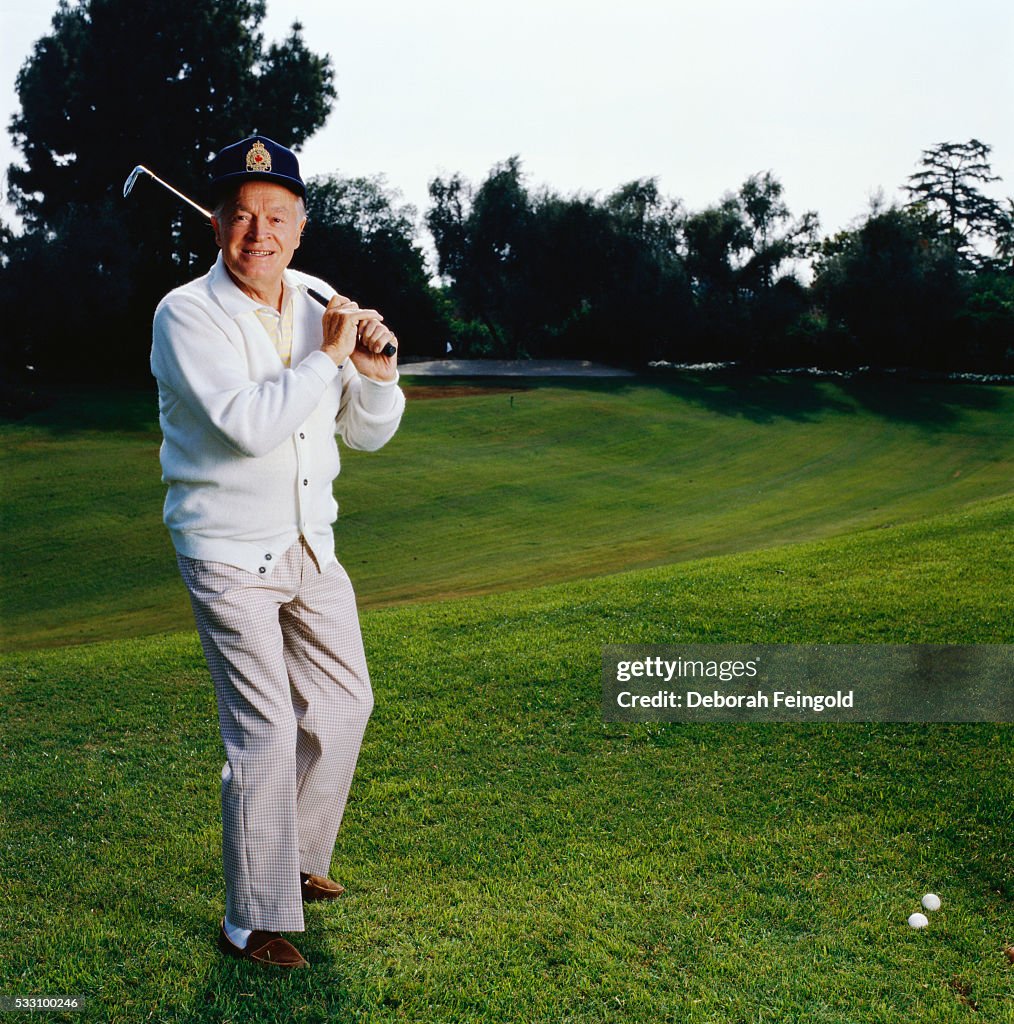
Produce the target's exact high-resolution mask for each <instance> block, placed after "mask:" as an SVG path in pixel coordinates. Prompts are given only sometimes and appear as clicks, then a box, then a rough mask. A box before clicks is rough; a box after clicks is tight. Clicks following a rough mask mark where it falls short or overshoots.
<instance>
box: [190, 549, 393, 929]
mask: <svg viewBox="0 0 1014 1024" xmlns="http://www.w3.org/2000/svg"><path fill="white" fill-rule="evenodd" d="M177 561H178V563H179V567H180V573H181V575H182V576H183V581H184V583H185V584H186V586H187V590H188V591H189V593H190V602H191V605H192V606H193V609H194V618H195V619H196V621H197V630H198V632H199V634H200V637H201V645H202V647H203V648H204V655H205V657H206V659H207V662H208V668H209V669H210V671H211V678H212V680H213V682H214V685H215V696H216V698H217V700H218V720H219V726H220V728H221V733H222V742H223V745H224V746H225V755H226V763H225V766H224V767H223V769H222V860H223V866H224V870H225V890H226V915H227V916H228V918H229V920H230V921H231V922H232V923H233V924H235V925H238V926H240V927H242V928H251V929H260V930H263V931H279V932H280V931H302V930H303V904H302V897H301V892H300V881H299V873H300V871H303V872H306V873H307V874H314V875H327V874H328V872H329V870H330V866H331V855H332V853H333V851H334V844H335V838H336V836H337V834H338V827H339V826H340V824H341V820H342V815H343V814H344V811H345V803H346V800H347V799H348V793H349V788H350V786H351V785H352V775H353V773H354V772H355V767H356V761H357V759H358V757H359V747H360V744H361V743H362V739H363V733H364V732H365V730H366V723H367V721H368V719H369V717H370V712H371V711H372V709H373V692H372V690H371V688H370V678H369V673H368V671H367V668H366V656H365V653H364V651H363V642H362V636H361V634H360V631H359V617H358V614H357V611H356V602H355V595H354V593H353V590H352V584H351V583H350V581H349V577H348V574H347V573H346V572H345V570H344V569H343V568H342V567H341V566H340V565H339V564H338V563H337V562H333V563H331V564H329V565H327V566H325V567H324V568H323V569H322V570H321V569H318V566H317V563H316V561H315V559H314V557H313V555H312V553H311V552H310V550H309V549H308V548H307V546H306V544H305V542H304V541H303V540H302V538H300V540H299V541H297V542H296V543H295V544H293V545H292V547H290V548H289V550H288V551H286V552H285V554H284V555H282V556H281V557H280V558H279V564H278V565H277V567H276V569H275V571H274V572H273V573H272V574H271V576H269V577H267V578H264V577H258V576H255V575H253V574H252V573H249V572H246V571H244V570H243V569H237V568H234V567H233V566H229V565H225V564H223V563H221V562H208V561H200V560H197V559H193V558H188V557H187V556H185V555H179V554H178V555H177Z"/></svg>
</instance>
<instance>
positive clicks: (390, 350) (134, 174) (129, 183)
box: [123, 164, 398, 356]
mask: <svg viewBox="0 0 1014 1024" xmlns="http://www.w3.org/2000/svg"><path fill="white" fill-rule="evenodd" d="M142 174H147V175H148V177H149V178H151V179H152V180H153V181H157V182H158V183H159V184H160V185H161V186H162V187H163V188H167V189H168V190H169V191H170V192H172V194H173V195H174V196H176V197H177V198H179V199H182V200H183V202H185V203H186V204H187V205H189V206H192V207H193V208H194V209H195V210H196V211H197V212H198V213H203V214H204V216H205V217H207V219H208V220H211V211H210V210H206V209H205V208H204V207H203V206H199V205H198V204H197V203H195V202H194V201H193V199H188V198H187V197H186V196H185V195H184V194H183V193H182V192H180V190H179V189H176V188H173V187H172V185H170V184H169V182H168V181H163V180H162V179H161V178H160V177H159V176H158V175H157V174H155V172H154V171H149V170H148V168H147V167H145V166H144V164H138V165H137V166H136V167H135V168H134V169H133V170H132V171H131V172H130V174H128V175H127V180H126V181H125V182H124V183H123V198H124V199H126V198H127V196H129V195H130V193H131V192H132V191H133V188H134V185H135V184H136V183H137V179H138V178H139V177H140V176H141V175H142ZM305 290H306V294H307V295H309V296H310V298H311V299H313V300H314V302H319V303H320V304H321V305H322V306H324V307H325V308H327V304H328V300H327V299H325V298H324V296H323V295H321V294H320V292H317V291H314V290H313V289H312V288H307V289H305ZM397 351H398V350H397V348H395V346H394V345H392V344H391V343H390V342H388V343H387V344H386V345H385V346H384V348H383V350H382V352H381V354H382V355H385V356H393V355H394V353H395V352H397Z"/></svg>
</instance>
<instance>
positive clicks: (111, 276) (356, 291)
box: [0, 0, 1014, 406]
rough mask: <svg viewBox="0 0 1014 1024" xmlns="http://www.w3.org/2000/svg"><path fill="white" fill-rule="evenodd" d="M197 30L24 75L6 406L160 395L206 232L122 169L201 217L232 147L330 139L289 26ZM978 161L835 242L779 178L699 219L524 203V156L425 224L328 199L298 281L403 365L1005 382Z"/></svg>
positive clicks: (564, 200) (587, 203) (968, 151)
mask: <svg viewBox="0 0 1014 1024" xmlns="http://www.w3.org/2000/svg"><path fill="white" fill-rule="evenodd" d="M188 12H189V13H188V17H187V18H178V19H166V18H165V17H164V9H163V8H162V7H161V6H156V5H155V4H153V3H150V2H146V0H132V2H130V3H127V2H125V0H78V2H72V0H61V2H60V4H59V7H58V10H57V12H56V14H55V15H54V17H53V22H52V26H51V31H50V32H49V34H48V35H46V36H44V37H42V38H41V39H39V40H38V41H37V42H36V44H35V46H34V48H33V51H32V53H31V54H30V55H29V57H28V59H27V60H26V62H25V64H24V65H23V67H22V69H21V71H20V73H19V75H18V79H17V90H18V95H19V99H20V104H21V109H20V111H19V113H18V114H16V115H15V117H14V118H13V119H12V121H11V124H10V126H9V129H8V130H9V132H10V134H11V136H12V138H13V140H14V143H15V145H16V146H17V148H18V150H19V151H20V153H21V164H20V165H15V166H12V167H11V168H10V169H9V171H8V195H9V199H10V201H11V202H12V203H13V204H14V206H15V208H16V210H17V212H18V214H19V217H20V218H21V221H22V225H23V228H22V230H21V231H20V232H15V231H14V230H13V229H12V227H11V226H10V225H6V224H0V244H2V251H0V302H2V305H3V309H4V311H5V321H6V327H5V330H4V332H3V334H2V338H3V348H2V352H0V359H2V362H3V369H4V379H5V381H6V393H5V395H4V396H3V401H4V402H5V403H6V404H7V405H8V406H11V405H16V404H17V402H18V400H19V396H20V398H21V400H23V398H24V395H26V394H28V393H29V392H30V391H32V390H33V389H38V388H46V387H51V386H64V387H65V386H72V385H82V386H89V387H90V386H94V385H95V384H104V385H110V384H128V385H137V384H141V383H147V381H148V379H149V377H148V368H147V353H148V342H149V337H150V324H151V314H152V311H153V309H154V306H155V304H156V303H157V301H158V299H159V298H160V297H161V296H162V295H163V294H164V293H165V292H166V291H167V290H169V289H170V288H172V287H174V286H175V285H177V284H180V283H182V282H183V281H185V280H189V279H190V278H192V277H194V276H195V275H196V274H198V273H201V272H203V270H204V269H205V268H206V267H207V266H209V265H210V263H211V262H212V260H213V259H214V256H215V246H214V241H213V238H212V235H211V232H210V229H209V227H208V225H207V223H206V222H203V220H202V218H201V217H200V216H198V215H196V214H194V213H193V212H192V211H190V210H189V208H187V207H185V206H182V205H181V204H179V202H178V201H177V200H176V199H175V198H174V197H172V196H171V195H170V194H169V193H168V192H164V191H163V190H161V189H160V188H158V187H157V186H155V185H152V184H150V183H147V184H148V187H147V188H145V190H144V193H143V195H135V196H132V197H131V199H130V200H129V201H125V200H123V198H122V197H121V196H120V190H121V185H122V179H123V177H125V176H126V174H127V172H128V171H129V170H130V168H132V167H133V166H134V165H135V164H137V163H143V164H145V165H147V166H150V167H152V168H153V169H155V170H156V171H157V172H158V173H159V174H160V175H161V176H163V177H165V178H166V179H167V180H170V181H172V182H173V183H174V184H176V185H177V186H178V187H179V188H180V189H181V190H182V191H184V192H185V193H187V194H188V195H191V196H192V197H194V198H196V199H197V200H198V201H199V202H200V201H203V200H204V199H206V192H207V166H208V162H209V160H210V158H211V157H212V155H213V154H214V153H215V152H216V151H217V150H218V149H219V148H221V147H222V146H224V145H227V144H228V143H230V142H233V141H235V140H236V139H238V138H242V137H244V136H245V135H249V134H253V133H255V132H260V133H263V134H265V135H268V136H270V137H272V138H274V139H276V140H277V141H279V142H281V143H283V144H285V145H288V146H292V147H294V148H298V147H299V146H300V145H301V144H302V143H303V142H305V140H306V139H307V138H309V137H310V136H311V135H313V133H314V132H316V131H317V130H318V129H319V128H320V127H321V126H322V125H323V124H324V122H325V121H326V118H327V116H328V114H329V112H330V109H331V106H332V104H333V103H334V101H335V99H336V92H335V88H334V69H333V67H332V63H331V59H330V58H329V57H327V56H320V55H317V54H314V53H312V52H311V51H310V50H309V49H308V48H307V46H306V44H305V42H304V40H303V38H302V30H301V28H300V26H299V25H298V23H297V24H295V25H293V27H292V30H291V33H290V35H289V37H288V38H287V39H285V40H284V41H283V42H281V43H273V44H270V45H265V43H264V40H263V37H262V35H261V33H260V32H259V26H260V24H261V22H262V21H263V18H264V15H265V3H264V0H194V2H193V3H191V5H190V6H189V8H188ZM139 39H143V40H148V41H149V45H146V47H145V49H144V59H143V60H138V59H137V52H138V51H137V41H138V40H139ZM250 111H256V112H257V116H256V120H251V119H250V114H249V112H250ZM990 152H991V150H990V146H989V145H987V144H986V143H984V142H981V141H979V140H976V139H971V140H968V141H966V142H945V143H940V144H938V145H935V146H932V147H931V148H928V149H926V150H925V151H923V153H922V155H921V158H920V159H919V161H918V163H917V164H916V170H915V171H914V172H913V174H912V175H911V176H910V177H909V178H908V181H907V182H906V183H905V184H904V190H905V193H906V196H907V201H905V202H904V203H900V204H891V205H887V204H884V203H883V202H875V203H873V204H872V205H871V208H870V209H869V210H868V211H867V212H866V214H865V215H864V216H862V217H861V218H859V220H858V222H857V223H856V224H855V225H854V226H852V227H850V228H849V229H848V230H845V231H841V232H839V233H837V234H835V235H834V236H832V237H822V236H821V234H820V227H819V223H818V219H817V215H816V214H815V213H813V212H805V213H803V214H802V215H800V216H794V215H793V214H792V213H791V211H790V210H789V207H788V205H787V202H786V199H785V196H784V190H783V187H782V185H781V183H780V182H779V181H778V179H777V178H776V177H775V176H774V174H773V173H771V172H763V173H758V174H755V175H753V176H751V177H750V178H748V179H747V180H746V181H745V182H743V184H742V185H741V186H740V187H739V188H738V189H737V190H736V191H733V192H729V193H727V194H726V195H724V196H723V197H721V198H720V199H719V200H718V201H716V202H715V203H714V204H713V205H711V206H709V207H707V208H706V209H703V210H697V211H690V210H687V209H685V208H684V206H683V204H682V203H681V202H680V201H678V200H677V199H674V198H671V197H667V196H665V195H663V194H662V193H661V192H660V190H659V188H658V183H657V179H654V178H650V177H646V178H643V179H639V180H635V181H632V182H629V183H627V184H624V185H622V186H621V187H619V188H617V189H616V190H614V191H613V192H611V193H610V194H608V195H606V196H604V197H603V196H599V195H580V194H578V195H561V194H559V193H557V192H555V191H553V190H552V189H550V188H548V187H545V186H543V187H533V186H531V185H530V184H529V183H528V181H527V180H526V177H525V174H524V171H523V167H522V163H521V160H520V158H519V157H517V156H512V157H509V158H508V159H506V160H504V161H503V162H501V163H498V164H497V165H496V166H494V167H493V168H492V169H491V170H490V172H489V173H488V175H487V176H486V178H485V179H484V180H483V181H481V182H479V183H473V182H469V181H467V180H465V179H464V178H462V177H461V176H460V175H452V176H449V177H442V178H437V179H435V180H434V181H432V182H430V184H429V197H430V202H429V206H428V208H427V209H426V210H425V211H424V215H423V218H422V224H420V221H419V217H418V216H417V213H416V211H415V210H414V209H413V208H412V207H410V206H408V205H406V204H404V203H403V202H402V201H401V199H400V197H399V195H398V194H397V193H396V192H394V191H393V190H391V189H389V188H388V187H387V185H386V183H385V180H384V179H383V178H382V177H375V178H350V177H344V176H341V175H339V174H331V175H326V176H323V177H318V178H314V179H311V180H310V181H309V183H308V186H309V187H308V197H307V200H308V201H307V207H308V213H309V218H310V222H309V225H308V229H307V233H306V235H305V237H304V241H303V245H302V247H301V249H300V250H299V252H298V253H297V260H296V261H295V262H294V265H297V266H300V267H303V268H305V269H307V270H310V271H312V272H313V273H315V274H317V275H319V276H321V277H324V278H326V279H328V280H331V281H332V282H333V283H335V284H336V285H337V286H340V288H341V289H342V290H343V291H344V292H345V293H346V294H351V295H354V296H356V297H357V298H358V299H359V301H361V302H362V303H364V304H376V305H378V306H380V307H381V308H382V309H383V310H384V311H385V316H386V318H387V321H388V322H389V323H391V324H393V325H397V329H398V333H399V336H400V337H402V338H403V339H404V342H405V343H406V344H405V348H406V351H407V352H408V353H409V354H418V355H423V354H425V355H434V356H439V355H443V354H444V353H445V352H446V351H447V349H448V345H449V346H450V350H451V351H452V352H453V353H454V354H455V355H458V356H471V357H508V358H540V357H570V358H587V359H598V360H604V361H607V362H611V363H620V364H624V365H629V366H632V367H644V366H645V365H646V364H647V363H648V362H649V361H652V360H669V361H673V362H701V361H711V362H715V361H729V360H735V361H737V362H739V363H741V364H745V365H748V366H754V367H757V368H771V367H777V366H787V365H799V364H804V365H814V366H820V367H825V368H845V367H857V366H872V367H888V366H891V367H894V366H906V367H920V368H927V369H935V370H969V371H980V372H1011V371H1012V370H1014V202H1012V201H1011V200H1007V201H1006V202H1004V203H1001V202H998V201H996V200H994V199H992V198H990V197H989V196H988V195H987V194H986V192H985V191H984V189H985V187H986V186H987V185H989V184H990V183H992V182H995V181H997V180H998V179H997V178H996V176H995V175H994V174H993V173H992V169H991V166H990V160H989V157H990ZM138 191H140V186H139V189H138ZM423 225H424V227H425V232H426V234H427V235H428V238H429V240H430V242H429V243H427V242H426V241H425V238H426V235H424V234H423V230H422V229H423ZM424 247H429V248H430V249H431V252H432V253H433V254H434V256H435V262H436V266H435V267H431V266H430V265H429V264H428V259H427V255H426V253H425V251H424ZM807 271H809V276H808V278H807V275H806V272H807Z"/></svg>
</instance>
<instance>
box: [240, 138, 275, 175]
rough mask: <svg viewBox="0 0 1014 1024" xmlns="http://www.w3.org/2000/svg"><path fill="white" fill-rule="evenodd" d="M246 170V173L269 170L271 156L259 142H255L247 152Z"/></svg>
mask: <svg viewBox="0 0 1014 1024" xmlns="http://www.w3.org/2000/svg"><path fill="white" fill-rule="evenodd" d="M246 169H247V170H248V171H270V170H271V154H270V153H269V152H268V150H267V147H266V146H265V145H264V143H263V142H261V141H260V140H258V141H257V142H255V143H254V144H253V145H252V146H251V147H250V149H249V151H248V152H247V155H246Z"/></svg>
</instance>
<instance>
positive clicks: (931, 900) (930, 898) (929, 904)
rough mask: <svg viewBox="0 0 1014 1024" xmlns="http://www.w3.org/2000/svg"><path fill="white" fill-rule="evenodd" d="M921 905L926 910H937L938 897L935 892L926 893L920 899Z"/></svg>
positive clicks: (938, 906)
mask: <svg viewBox="0 0 1014 1024" xmlns="http://www.w3.org/2000/svg"><path fill="white" fill-rule="evenodd" d="M922 905H923V908H924V909H926V910H939V909H940V897H939V896H938V895H937V894H936V893H935V892H928V893H926V895H925V896H923V898H922Z"/></svg>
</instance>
